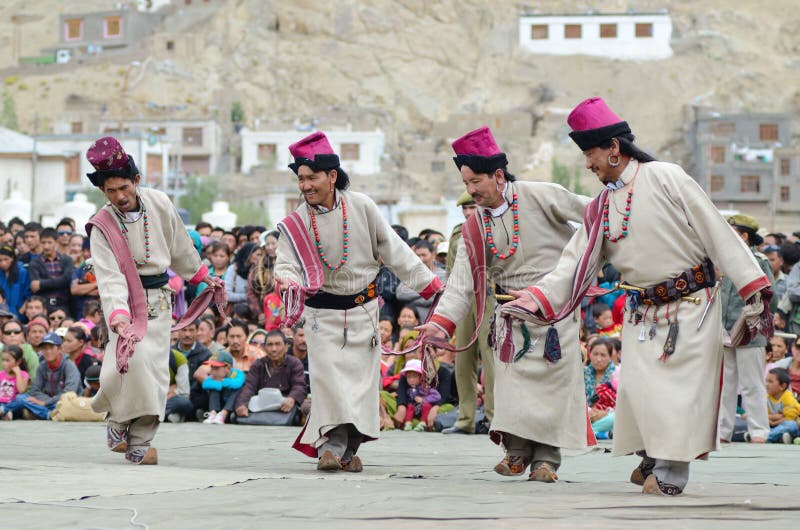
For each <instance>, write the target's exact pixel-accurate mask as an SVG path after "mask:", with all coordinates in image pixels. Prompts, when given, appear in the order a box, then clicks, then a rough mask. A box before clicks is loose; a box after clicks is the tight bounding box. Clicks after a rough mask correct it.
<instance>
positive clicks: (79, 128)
mask: <svg viewBox="0 0 800 530" xmlns="http://www.w3.org/2000/svg"><path fill="white" fill-rule="evenodd" d="M69 128H70V130H71V131H72V134H82V133H83V122H82V121H73V122H72V123H70V124H69Z"/></svg>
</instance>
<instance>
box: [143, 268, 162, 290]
mask: <svg viewBox="0 0 800 530" xmlns="http://www.w3.org/2000/svg"><path fill="white" fill-rule="evenodd" d="M139 279H140V280H142V287H144V288H145V289H160V288H162V287H164V286H165V285H167V284H168V283H169V274H167V273H166V272H162V273H161V274H153V275H152V276H142V275H139Z"/></svg>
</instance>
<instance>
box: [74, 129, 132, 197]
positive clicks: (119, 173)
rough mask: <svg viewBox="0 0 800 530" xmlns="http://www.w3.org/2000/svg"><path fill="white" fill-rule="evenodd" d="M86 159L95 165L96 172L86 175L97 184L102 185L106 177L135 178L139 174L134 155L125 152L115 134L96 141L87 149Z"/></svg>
mask: <svg viewBox="0 0 800 530" xmlns="http://www.w3.org/2000/svg"><path fill="white" fill-rule="evenodd" d="M86 160H88V161H89V163H90V164H91V165H92V167H94V169H95V172H94V173H87V174H86V176H87V177H89V180H90V181H91V182H92V184H94V185H95V186H102V184H103V182H104V181H105V179H107V178H110V177H124V178H129V179H133V178H134V177H135V176H136V175H138V174H139V171H138V169H137V168H136V165H135V164H134V162H133V157H131V156H130V155H129V154H127V153H126V152H125V150H124V149H123V148H122V145H120V143H119V141H117V139H116V138H114V137H113V136H105V137H103V138H100V139H99V140H97V141H96V142H94V143H93V144H92V145H91V146H90V147H89V149H88V150H87V151H86Z"/></svg>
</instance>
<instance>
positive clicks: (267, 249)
mask: <svg viewBox="0 0 800 530" xmlns="http://www.w3.org/2000/svg"><path fill="white" fill-rule="evenodd" d="M393 228H394V229H395V232H396V233H397V234H398V235H399V236H400V237H401V238H403V239H404V240H405V241H406V242H407V243H408V245H409V246H410V247H412V249H413V250H414V252H415V254H416V255H417V256H418V257H419V258H420V260H421V261H422V262H423V263H425V265H427V266H428V267H429V268H430V269H431V271H433V272H434V273H435V274H436V275H437V276H439V277H440V279H441V280H442V281H443V282H445V283H446V281H447V278H446V273H445V270H446V269H445V262H446V258H447V252H448V243H447V241H445V237H444V235H443V234H442V233H440V232H437V231H435V230H424V231H422V232H421V233H420V234H419V235H418V236H416V237H409V234H408V232H407V230H406V229H405V228H404V227H402V226H394V227H393ZM189 233H190V236H191V237H192V239H193V241H194V242H195V247H196V249H197V251H198V252H199V253H200V254H201V256H202V257H203V259H204V261H205V263H206V264H207V265H208V267H209V271H210V274H211V275H213V276H215V277H219V278H222V279H224V281H225V285H226V289H227V294H228V301H229V304H228V308H227V313H226V314H224V315H220V314H218V313H217V310H216V308H214V307H209V308H208V309H207V310H206V311H205V313H204V315H203V316H202V317H201V318H200V319H198V320H196V321H195V322H193V323H191V324H190V325H188V326H187V327H185V328H184V329H182V330H181V331H179V332H176V333H174V334H173V343H172V345H171V348H170V350H169V352H165V354H168V355H169V375H170V386H169V390H168V396H167V397H168V399H167V405H166V410H165V419H166V421H168V422H173V423H180V422H184V421H199V422H202V423H204V424H208V425H224V424H228V423H241V424H249V425H300V424H302V422H303V421H304V418H305V416H306V415H307V414H309V412H310V410H311V407H312V403H313V401H312V400H313V389H312V388H310V384H309V374H308V355H309V352H308V347H307V343H306V341H305V329H304V322H303V321H300V322H298V323H297V324H296V325H294V326H293V327H291V328H288V327H285V326H284V325H283V307H282V305H281V300H280V296H279V293H278V292H276V290H275V278H274V276H273V267H274V263H275V253H276V250H277V246H278V238H279V233H278V232H277V231H269V230H267V229H266V228H265V227H259V226H243V227H237V228H234V229H233V230H229V231H228V230H223V229H221V228H217V227H213V226H211V225H209V224H207V223H199V224H198V225H197V226H196V227H195V228H194V229H193V230H189ZM763 239H764V241H763V244H762V245H760V246H759V247H758V248H754V251H757V252H758V254H757V255H758V256H759V257H761V258H763V259H765V260H767V261H768V262H769V264H770V266H771V269H772V273H773V276H774V284H773V288H774V291H775V297H774V300H773V309H774V314H775V323H776V330H777V331H776V335H775V336H774V337H771V338H770V339H769V342H768V344H767V346H766V348H765V358H764V368H765V369H764V384H765V387H766V390H767V395H768V400H767V403H764V406H765V407H767V409H768V414H769V422H770V427H771V431H770V435H769V437H768V439H767V440H766V441H768V442H786V443H791V442H792V441H794V440H797V442H798V443H800V439H798V435H800V429H798V416H800V404H798V402H797V401H796V397H797V396H798V394H800V339H798V335H799V334H800V333H799V332H800V264H798V262H800V243H798V241H800V234H798V233H796V234H793V235H791V236H785V235H783V234H767V235H766V236H764V238H763ZM170 276H171V279H170V282H169V288H170V289H171V290H172V291H174V306H173V317H174V318H175V319H179V318H180V317H181V316H182V315H183V313H184V312H185V311H186V308H187V306H188V304H189V303H190V302H191V301H192V299H193V298H194V297H196V296H197V295H198V294H199V293H200V292H201V291H202V290H203V289H205V288H206V286H205V284H200V285H199V286H196V287H193V286H190V285H188V284H186V283H184V281H183V280H182V279H181V278H180V277H177V276H175V275H172V274H171V275H170ZM619 280H620V275H619V273H618V272H617V271H616V270H615V269H614V268H613V267H612V266H611V265H606V266H605V267H603V269H602V270H601V272H600V273H599V274H598V278H597V283H598V285H599V286H601V287H604V288H606V289H609V290H610V292H609V294H606V295H604V296H601V297H597V298H587V299H586V300H584V303H583V304H582V308H581V309H582V312H581V314H582V328H581V345H580V346H581V349H582V352H583V357H584V382H585V393H586V399H587V406H588V415H589V419H590V422H591V424H592V428H593V430H594V431H595V434H596V436H597V437H598V438H601V439H602V438H611V437H613V425H614V407H615V404H616V393H617V387H618V383H619V378H620V374H621V372H622V366H623V364H624V363H623V354H622V351H621V341H620V335H621V332H622V328H623V326H624V325H625V322H624V317H623V315H624V309H625V295H624V292H623V291H621V290H614V289H615V285H616V283H617V282H619ZM376 289H377V290H378V292H379V294H380V295H381V297H382V299H383V302H384V303H383V305H382V308H381V314H380V319H379V322H376V325H377V331H378V332H379V336H380V343H381V346H382V350H383V353H382V358H381V365H380V366H381V373H380V374H376V377H379V378H380V380H381V401H380V403H381V410H380V413H381V428H382V429H385V430H390V429H402V430H406V431H440V430H442V429H444V428H447V427H450V426H452V425H453V423H454V422H455V419H456V417H457V410H456V408H457V405H458V390H459V389H458V388H457V385H456V384H455V376H454V371H455V355H456V354H454V353H452V352H449V351H446V350H443V349H442V350H437V351H436V352H435V369H436V373H437V378H436V384H435V385H434V386H432V387H427V386H425V385H421V384H420V382H421V378H422V377H423V376H422V373H421V372H422V370H421V365H420V359H419V355H418V354H414V353H412V354H408V355H397V354H394V353H391V351H400V350H403V349H404V348H406V347H407V346H408V345H409V344H410V343H411V342H412V341H413V340H414V339H415V338H416V337H417V331H416V330H415V329H414V328H415V326H417V325H418V324H419V323H420V322H423V321H424V320H425V318H426V317H427V314H428V311H429V309H430V304H429V302H428V301H426V300H424V299H423V298H421V297H420V296H418V295H417V294H416V293H415V292H414V291H413V290H411V289H409V288H408V287H407V286H405V285H403V284H402V283H401V282H400V281H399V280H398V278H397V277H396V276H395V275H394V274H393V273H392V271H391V270H390V269H389V268H387V267H382V268H381V270H380V273H379V275H378V277H377V278H376ZM223 323H225V324H223ZM0 333H1V335H0V343H1V344H0V346H2V361H3V362H2V371H0V416H1V417H2V419H4V420H11V419H21V418H26V419H50V418H52V417H53V410H54V409H55V408H56V406H57V404H58V402H59V401H60V400H61V399H63V398H64V396H69V397H70V399H71V398H72V396H73V393H74V395H77V396H84V397H91V396H93V395H94V394H95V393H96V392H97V390H98V381H99V377H98V376H99V366H100V364H101V363H102V362H103V353H104V350H103V347H104V345H105V342H106V340H107V336H108V331H107V330H106V325H105V321H104V318H103V314H102V306H101V304H100V302H99V299H98V290H97V283H96V278H95V276H94V273H93V271H92V266H91V246H90V244H89V240H88V239H87V238H86V237H85V236H83V235H81V234H80V233H78V232H77V230H76V227H75V225H74V222H73V221H72V220H71V219H62V220H61V221H59V222H58V224H57V225H56V226H55V227H54V228H52V227H42V226H41V225H39V224H37V223H23V222H22V221H20V220H19V219H12V220H11V221H10V222H9V223H8V224H7V225H3V224H2V223H0ZM478 371H479V375H478V379H477V391H478V392H477V396H478V397H477V403H476V405H477V407H478V408H479V410H480V407H481V406H482V403H483V400H484V395H483V385H482V383H483V380H482V377H481V376H482V374H481V373H480V366H479V367H478ZM738 413H739V416H740V418H739V420H741V419H742V418H744V417H746V414H747V411H745V410H741V408H740V409H739V410H738ZM61 416H63V415H61ZM60 419H64V418H60ZM66 419H69V418H66ZM98 419H100V418H98ZM739 420H737V425H738V424H739ZM741 424H742V425H744V422H743V421H742V422H741ZM739 427H740V428H739V430H738V434H735V435H734V440H737V439H742V440H745V439H747V436H746V432H743V430H742V428H741V425H739ZM744 431H746V427H745V428H744ZM478 432H480V430H479V431H478ZM484 432H485V430H484ZM737 436H738V438H737Z"/></svg>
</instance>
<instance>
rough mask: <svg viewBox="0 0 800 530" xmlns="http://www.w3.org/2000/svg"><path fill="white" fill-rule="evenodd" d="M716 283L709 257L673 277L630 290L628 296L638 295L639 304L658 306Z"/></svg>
mask: <svg viewBox="0 0 800 530" xmlns="http://www.w3.org/2000/svg"><path fill="white" fill-rule="evenodd" d="M716 283H717V276H716V273H715V272H714V264H713V263H712V262H711V260H710V259H709V258H706V259H705V260H703V262H702V263H700V264H699V265H695V266H694V267H692V268H691V269H688V270H685V271H683V272H682V273H680V274H678V275H677V276H675V277H674V278H670V279H669V280H665V281H663V282H661V283H659V284H656V285H654V286H652V287H647V288H644V289H642V290H630V291H628V296H629V297H638V303H640V304H645V305H657V306H660V305H665V304H668V303H670V302H674V301H676V300H679V299H681V298H683V297H685V296H687V295H689V294H690V293H693V292H695V291H699V290H700V289H704V288H706V287H713V286H714V284H716Z"/></svg>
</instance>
